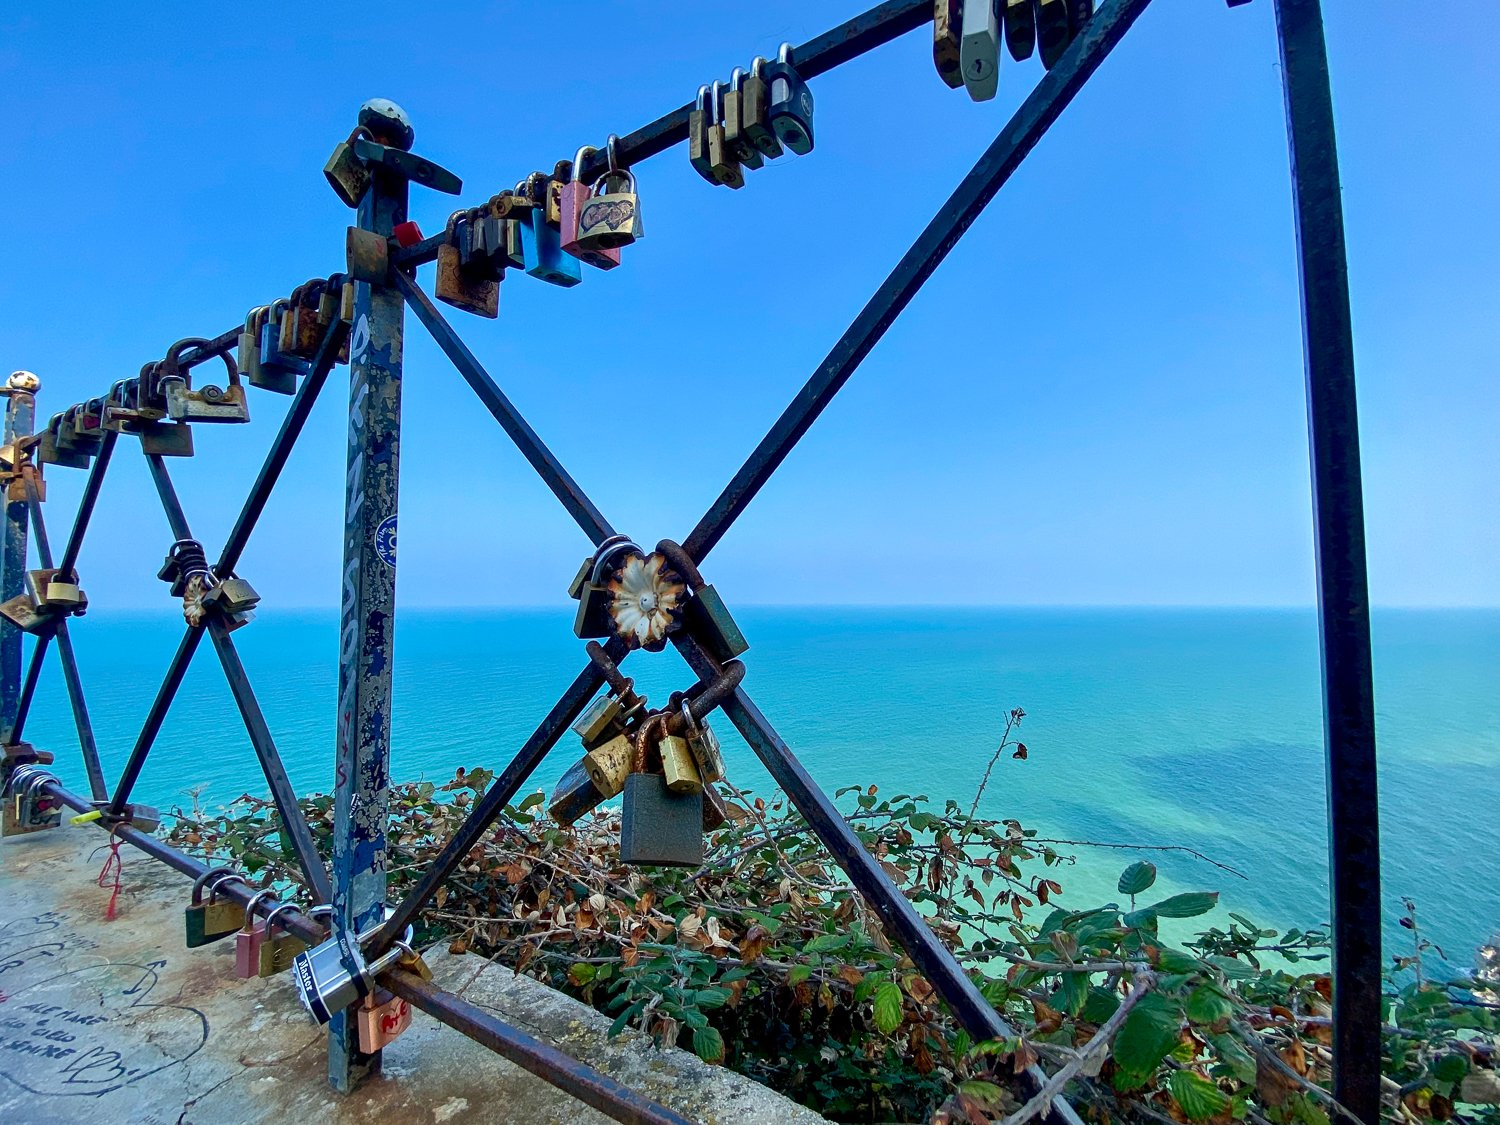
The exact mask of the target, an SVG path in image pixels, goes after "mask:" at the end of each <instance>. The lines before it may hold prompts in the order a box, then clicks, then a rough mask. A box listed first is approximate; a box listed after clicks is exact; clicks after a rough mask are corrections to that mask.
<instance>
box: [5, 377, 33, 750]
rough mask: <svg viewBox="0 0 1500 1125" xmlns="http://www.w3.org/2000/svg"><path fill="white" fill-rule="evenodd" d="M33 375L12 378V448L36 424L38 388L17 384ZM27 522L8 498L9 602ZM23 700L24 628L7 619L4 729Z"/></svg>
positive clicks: (8, 422) (8, 426) (21, 568)
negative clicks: (29, 388)
mask: <svg viewBox="0 0 1500 1125" xmlns="http://www.w3.org/2000/svg"><path fill="white" fill-rule="evenodd" d="M29 374H30V372H21V371H18V372H16V374H15V375H12V376H11V380H10V382H11V386H10V397H9V401H8V402H7V403H6V406H5V444H6V445H7V446H9V447H10V448H11V449H12V450H14V449H15V445H16V441H17V439H18V438H25V437H29V436H30V435H31V432H32V428H33V427H34V426H35V424H36V394H35V390H23V389H20V387H19V386H17V385H16V384H18V383H20V384H22V385H30V382H36V383H38V384H39V382H40V381H39V380H37V379H36V376H35V375H32V376H31V380H30V382H27V381H25V380H18V379H17V378H16V376H17V375H29ZM12 456H14V454H12ZM7 491H8V490H7ZM26 521H27V509H26V501H25V499H18V498H13V497H12V498H7V500H6V503H5V529H4V533H3V535H4V542H3V544H0V601H9V600H10V599H11V598H14V597H16V596H17V595H18V594H20V593H21V590H22V583H23V581H24V578H25V572H26ZM20 702H21V630H20V629H18V628H17V627H16V626H15V625H13V624H11V623H10V622H8V621H7V622H4V623H3V624H0V731H10V730H12V729H13V728H14V727H15V725H16V712H17V709H18V708H19V706H20ZM7 741H10V740H9V739H8V738H7Z"/></svg>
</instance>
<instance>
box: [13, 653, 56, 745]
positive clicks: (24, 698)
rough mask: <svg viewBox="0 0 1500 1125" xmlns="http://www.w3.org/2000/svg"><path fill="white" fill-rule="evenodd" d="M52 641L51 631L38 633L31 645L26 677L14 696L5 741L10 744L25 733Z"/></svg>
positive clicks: (18, 740) (17, 740)
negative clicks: (13, 705) (13, 710)
mask: <svg viewBox="0 0 1500 1125" xmlns="http://www.w3.org/2000/svg"><path fill="white" fill-rule="evenodd" d="M51 643H52V631H50V630H49V631H48V632H45V633H38V634H37V635H36V640H35V641H34V642H33V643H32V645H31V660H30V662H29V663H28V664H27V665H26V678H25V679H24V680H22V681H21V692H20V694H19V695H18V696H17V697H16V718H15V721H14V722H13V723H11V725H10V732H9V733H8V734H7V735H6V736H5V741H6V742H7V743H9V744H11V745H14V744H15V743H17V742H20V741H21V736H22V735H23V734H25V733H26V716H27V715H29V714H30V713H31V701H32V699H34V698H35V697H36V684H37V680H38V678H39V677H40V676H41V674H42V664H43V662H44V661H45V660H46V659H47V646H48V645H50V644H51Z"/></svg>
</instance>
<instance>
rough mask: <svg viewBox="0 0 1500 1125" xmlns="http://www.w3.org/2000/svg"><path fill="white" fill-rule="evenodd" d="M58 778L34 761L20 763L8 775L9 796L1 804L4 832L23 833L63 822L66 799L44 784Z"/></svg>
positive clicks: (0, 824) (0, 823) (0, 827)
mask: <svg viewBox="0 0 1500 1125" xmlns="http://www.w3.org/2000/svg"><path fill="white" fill-rule="evenodd" d="M56 780H57V778H56V777H54V776H53V775H52V774H50V773H48V772H47V771H46V770H43V769H41V768H40V767H39V766H38V765H36V764H34V763H27V764H24V765H19V766H16V767H15V768H14V769H13V770H11V772H10V775H9V776H8V777H7V778H6V790H5V791H6V797H5V800H4V803H3V807H0V814H3V815H0V836H22V835H25V834H26V833H28V832H41V831H44V830H46V829H48V828H57V827H59V826H60V825H61V824H62V802H61V801H59V800H58V799H57V798H56V797H53V796H51V795H50V794H46V793H43V792H42V791H41V790H42V787H43V786H45V785H46V784H47V783H48V782H55V781H56Z"/></svg>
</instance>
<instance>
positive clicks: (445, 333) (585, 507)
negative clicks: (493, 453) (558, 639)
mask: <svg viewBox="0 0 1500 1125" xmlns="http://www.w3.org/2000/svg"><path fill="white" fill-rule="evenodd" d="M394 277H395V280H396V287H397V288H398V289H400V290H401V294H402V296H404V297H405V298H406V300H407V303H408V304H409V305H410V306H411V311H412V312H414V313H416V314H417V319H418V320H420V321H421V322H422V326H423V327H424V328H426V329H427V331H428V332H430V333H431V334H432V338H433V339H434V340H436V341H437V345H438V347H440V348H442V349H443V353H444V354H445V355H446V356H447V357H448V359H449V360H450V361H451V362H452V363H453V366H454V367H456V368H458V373H459V374H460V375H462V376H463V377H464V382H466V383H468V384H469V386H470V387H472V388H473V389H474V393H475V394H476V395H478V396H479V401H480V402H482V403H484V405H485V408H486V409H487V410H488V411H489V412H490V413H491V414H493V415H494V416H495V421H497V422H499V423H500V427H501V428H502V429H503V430H504V431H505V432H506V433H507V434H509V435H510V438H511V440H512V441H513V442H515V443H516V448H517V449H519V450H520V451H521V454H522V456H524V457H525V458H526V460H527V461H528V462H529V463H530V464H531V467H532V468H533V469H535V470H536V472H537V475H538V476H539V477H541V478H542V481H543V482H544V483H545V484H546V485H547V487H548V488H550V489H551V490H552V494H553V495H554V496H556V497H557V498H558V500H560V501H561V502H562V506H563V507H564V508H566V509H567V510H568V514H569V515H570V516H572V517H573V519H574V520H575V521H576V522H577V523H578V526H579V527H581V528H583V533H584V534H585V535H587V536H588V537H589V540H590V541H591V542H592V543H593V544H594V545H595V546H596V547H597V546H598V545H599V544H600V543H602V542H604V540H606V539H608V538H609V537H610V536H611V535H613V534H614V533H615V529H614V528H613V527H611V526H610V525H609V521H608V520H606V519H605V518H604V516H603V515H601V514H600V512H599V509H598V508H596V507H594V502H593V501H592V500H590V499H589V498H588V497H587V496H586V495H584V492H583V489H581V488H579V487H578V482H577V481H575V480H574V479H573V478H572V476H570V475H569V473H568V470H566V469H564V468H563V467H562V463H561V462H560V461H558V459H557V458H556V457H555V456H554V455H553V453H552V450H550V449H548V448H547V445H546V443H545V442H543V441H542V439H541V438H539V437H538V436H537V434H536V431H535V430H533V429H532V428H531V426H530V425H529V424H528V423H527V421H526V419H525V418H523V417H521V413H520V411H518V410H517V409H516V408H515V406H514V405H512V403H511V401H510V399H508V398H506V397H505V392H504V391H502V390H501V389H500V385H499V384H498V383H496V382H495V380H494V379H492V378H491V377H490V373H489V372H488V371H486V370H485V369H484V365H483V364H481V363H480V362H479V360H477V359H476V358H474V353H473V352H471V351H470V350H469V348H468V345H466V344H465V343H464V342H463V341H462V340H460V339H459V338H458V333H456V332H455V331H453V326H452V325H450V324H449V323H448V321H447V320H446V319H445V318H444V317H443V314H442V313H441V312H439V311H438V308H437V306H436V305H434V304H433V303H432V299H431V298H430V297H428V296H427V294H426V293H424V292H423V291H422V289H421V287H420V286H419V285H417V283H416V282H415V281H414V280H413V279H412V278H411V277H409V276H407V274H405V273H404V272H402V271H401V270H396V271H394Z"/></svg>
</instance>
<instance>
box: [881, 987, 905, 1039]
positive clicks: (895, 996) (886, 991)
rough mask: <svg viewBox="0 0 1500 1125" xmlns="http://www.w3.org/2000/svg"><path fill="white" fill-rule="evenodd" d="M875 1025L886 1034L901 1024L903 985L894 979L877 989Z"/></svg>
mask: <svg viewBox="0 0 1500 1125" xmlns="http://www.w3.org/2000/svg"><path fill="white" fill-rule="evenodd" d="M875 1026H876V1027H877V1028H879V1029H880V1031H881V1032H882V1033H883V1034H886V1035H889V1034H890V1033H891V1032H893V1031H895V1030H896V1028H898V1027H900V1026H901V986H900V985H898V984H896V983H895V982H894V981H886V982H885V983H884V984H882V985H881V986H880V987H879V988H877V989H876V990H875Z"/></svg>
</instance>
